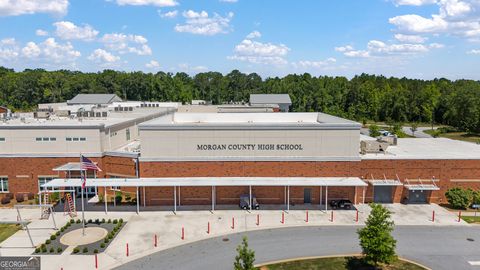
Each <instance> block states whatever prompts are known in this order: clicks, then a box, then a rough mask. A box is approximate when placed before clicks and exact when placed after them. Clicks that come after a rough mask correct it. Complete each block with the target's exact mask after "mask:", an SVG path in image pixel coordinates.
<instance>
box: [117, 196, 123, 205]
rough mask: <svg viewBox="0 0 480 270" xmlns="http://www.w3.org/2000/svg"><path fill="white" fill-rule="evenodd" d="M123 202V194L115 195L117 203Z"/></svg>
mask: <svg viewBox="0 0 480 270" xmlns="http://www.w3.org/2000/svg"><path fill="white" fill-rule="evenodd" d="M121 202H122V195H116V196H115V203H118V204H119V203H121Z"/></svg>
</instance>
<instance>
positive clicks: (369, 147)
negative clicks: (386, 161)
mask: <svg viewBox="0 0 480 270" xmlns="http://www.w3.org/2000/svg"><path fill="white" fill-rule="evenodd" d="M388 146H389V144H388V143H386V142H379V141H361V142H360V152H361V153H362V155H365V154H367V153H385V152H386V151H387V148H388Z"/></svg>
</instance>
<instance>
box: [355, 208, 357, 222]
mask: <svg viewBox="0 0 480 270" xmlns="http://www.w3.org/2000/svg"><path fill="white" fill-rule="evenodd" d="M355 222H358V210H357V214H356V216H355Z"/></svg>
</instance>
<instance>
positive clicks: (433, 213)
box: [432, 210, 435, 222]
mask: <svg viewBox="0 0 480 270" xmlns="http://www.w3.org/2000/svg"><path fill="white" fill-rule="evenodd" d="M432 222H435V210H433V211H432Z"/></svg>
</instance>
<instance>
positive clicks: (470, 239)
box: [467, 238, 475, 242]
mask: <svg viewBox="0 0 480 270" xmlns="http://www.w3.org/2000/svg"><path fill="white" fill-rule="evenodd" d="M467 241H470V242H473V241H475V239H473V238H467Z"/></svg>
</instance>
